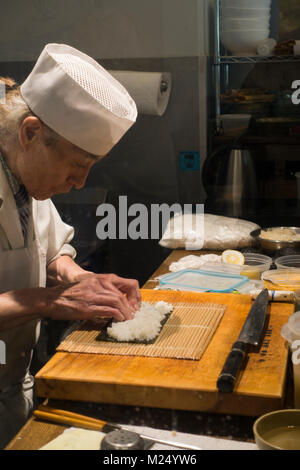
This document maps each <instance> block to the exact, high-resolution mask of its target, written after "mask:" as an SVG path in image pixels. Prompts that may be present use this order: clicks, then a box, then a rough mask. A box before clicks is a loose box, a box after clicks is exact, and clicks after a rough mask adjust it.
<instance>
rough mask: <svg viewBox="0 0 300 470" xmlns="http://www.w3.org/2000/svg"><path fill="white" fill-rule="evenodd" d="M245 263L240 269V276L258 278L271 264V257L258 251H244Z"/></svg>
mask: <svg viewBox="0 0 300 470" xmlns="http://www.w3.org/2000/svg"><path fill="white" fill-rule="evenodd" d="M244 256H245V264H244V266H243V269H242V271H241V276H247V277H248V279H254V280H259V279H261V276H262V273H263V272H265V271H268V270H269V269H270V266H271V264H272V258H270V257H269V256H265V255H260V254H258V253H245V255H244Z"/></svg>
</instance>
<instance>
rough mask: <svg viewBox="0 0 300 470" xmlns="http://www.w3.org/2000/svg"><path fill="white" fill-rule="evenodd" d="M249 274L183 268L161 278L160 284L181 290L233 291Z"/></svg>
mask: <svg viewBox="0 0 300 470" xmlns="http://www.w3.org/2000/svg"><path fill="white" fill-rule="evenodd" d="M248 281H249V279H248V277H247V276H239V275H235V274H224V273H217V272H213V271H205V270H198V269H183V270H182V271H177V272H176V273H172V274H166V275H165V276H163V277H162V278H160V281H159V283H160V285H161V286H164V287H168V286H169V287H170V288H173V289H179V290H193V291H195V290H196V291H199V292H203V291H209V292H223V293H224V292H232V291H233V290H235V289H237V288H238V287H240V286H241V285H242V284H244V283H245V282H248Z"/></svg>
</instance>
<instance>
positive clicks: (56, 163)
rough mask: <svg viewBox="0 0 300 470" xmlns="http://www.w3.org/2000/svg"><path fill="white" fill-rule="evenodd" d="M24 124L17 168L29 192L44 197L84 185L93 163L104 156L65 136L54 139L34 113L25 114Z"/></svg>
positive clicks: (41, 198)
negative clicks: (81, 147)
mask: <svg viewBox="0 0 300 470" xmlns="http://www.w3.org/2000/svg"><path fill="white" fill-rule="evenodd" d="M26 120H29V121H28V122H27V123H26V122H25V121H26ZM23 125H24V128H23V129H21V128H20V133H19V140H20V144H21V149H22V151H21V153H20V157H19V158H18V169H17V170H18V174H19V177H20V179H21V181H22V183H23V184H24V186H25V187H26V189H27V191H28V193H29V195H30V196H32V197H34V198H35V199H37V200H45V199H48V198H50V197H52V196H54V195H55V194H61V193H68V192H69V191H70V190H71V189H72V188H73V187H74V188H76V189H80V188H82V187H83V186H84V184H85V181H86V178H87V176H88V173H89V171H90V169H91V167H92V166H93V165H94V163H96V161H97V160H100V159H101V157H96V156H95V157H94V156H92V155H89V154H87V153H85V152H83V151H82V150H80V149H79V148H78V147H76V146H74V145H73V144H71V143H70V142H68V141H66V140H64V139H61V140H58V141H57V142H53V140H51V139H49V138H47V132H46V128H45V126H44V125H43V124H42V123H41V121H39V119H37V118H35V117H32V116H30V117H29V118H26V119H25V120H24V122H23Z"/></svg>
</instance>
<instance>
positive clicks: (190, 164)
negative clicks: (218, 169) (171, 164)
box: [179, 152, 200, 171]
mask: <svg viewBox="0 0 300 470" xmlns="http://www.w3.org/2000/svg"><path fill="white" fill-rule="evenodd" d="M179 168H180V170H181V171H199V170H200V154H199V152H180V153H179Z"/></svg>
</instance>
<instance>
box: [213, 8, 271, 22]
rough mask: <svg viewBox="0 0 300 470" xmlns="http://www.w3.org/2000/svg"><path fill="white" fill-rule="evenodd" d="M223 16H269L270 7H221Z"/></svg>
mask: <svg viewBox="0 0 300 470" xmlns="http://www.w3.org/2000/svg"><path fill="white" fill-rule="evenodd" d="M221 18H238V19H243V18H244V19H249V18H265V19H266V18H269V19H270V8H259V9H258V8H251V7H249V8H231V7H228V8H227V7H221Z"/></svg>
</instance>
